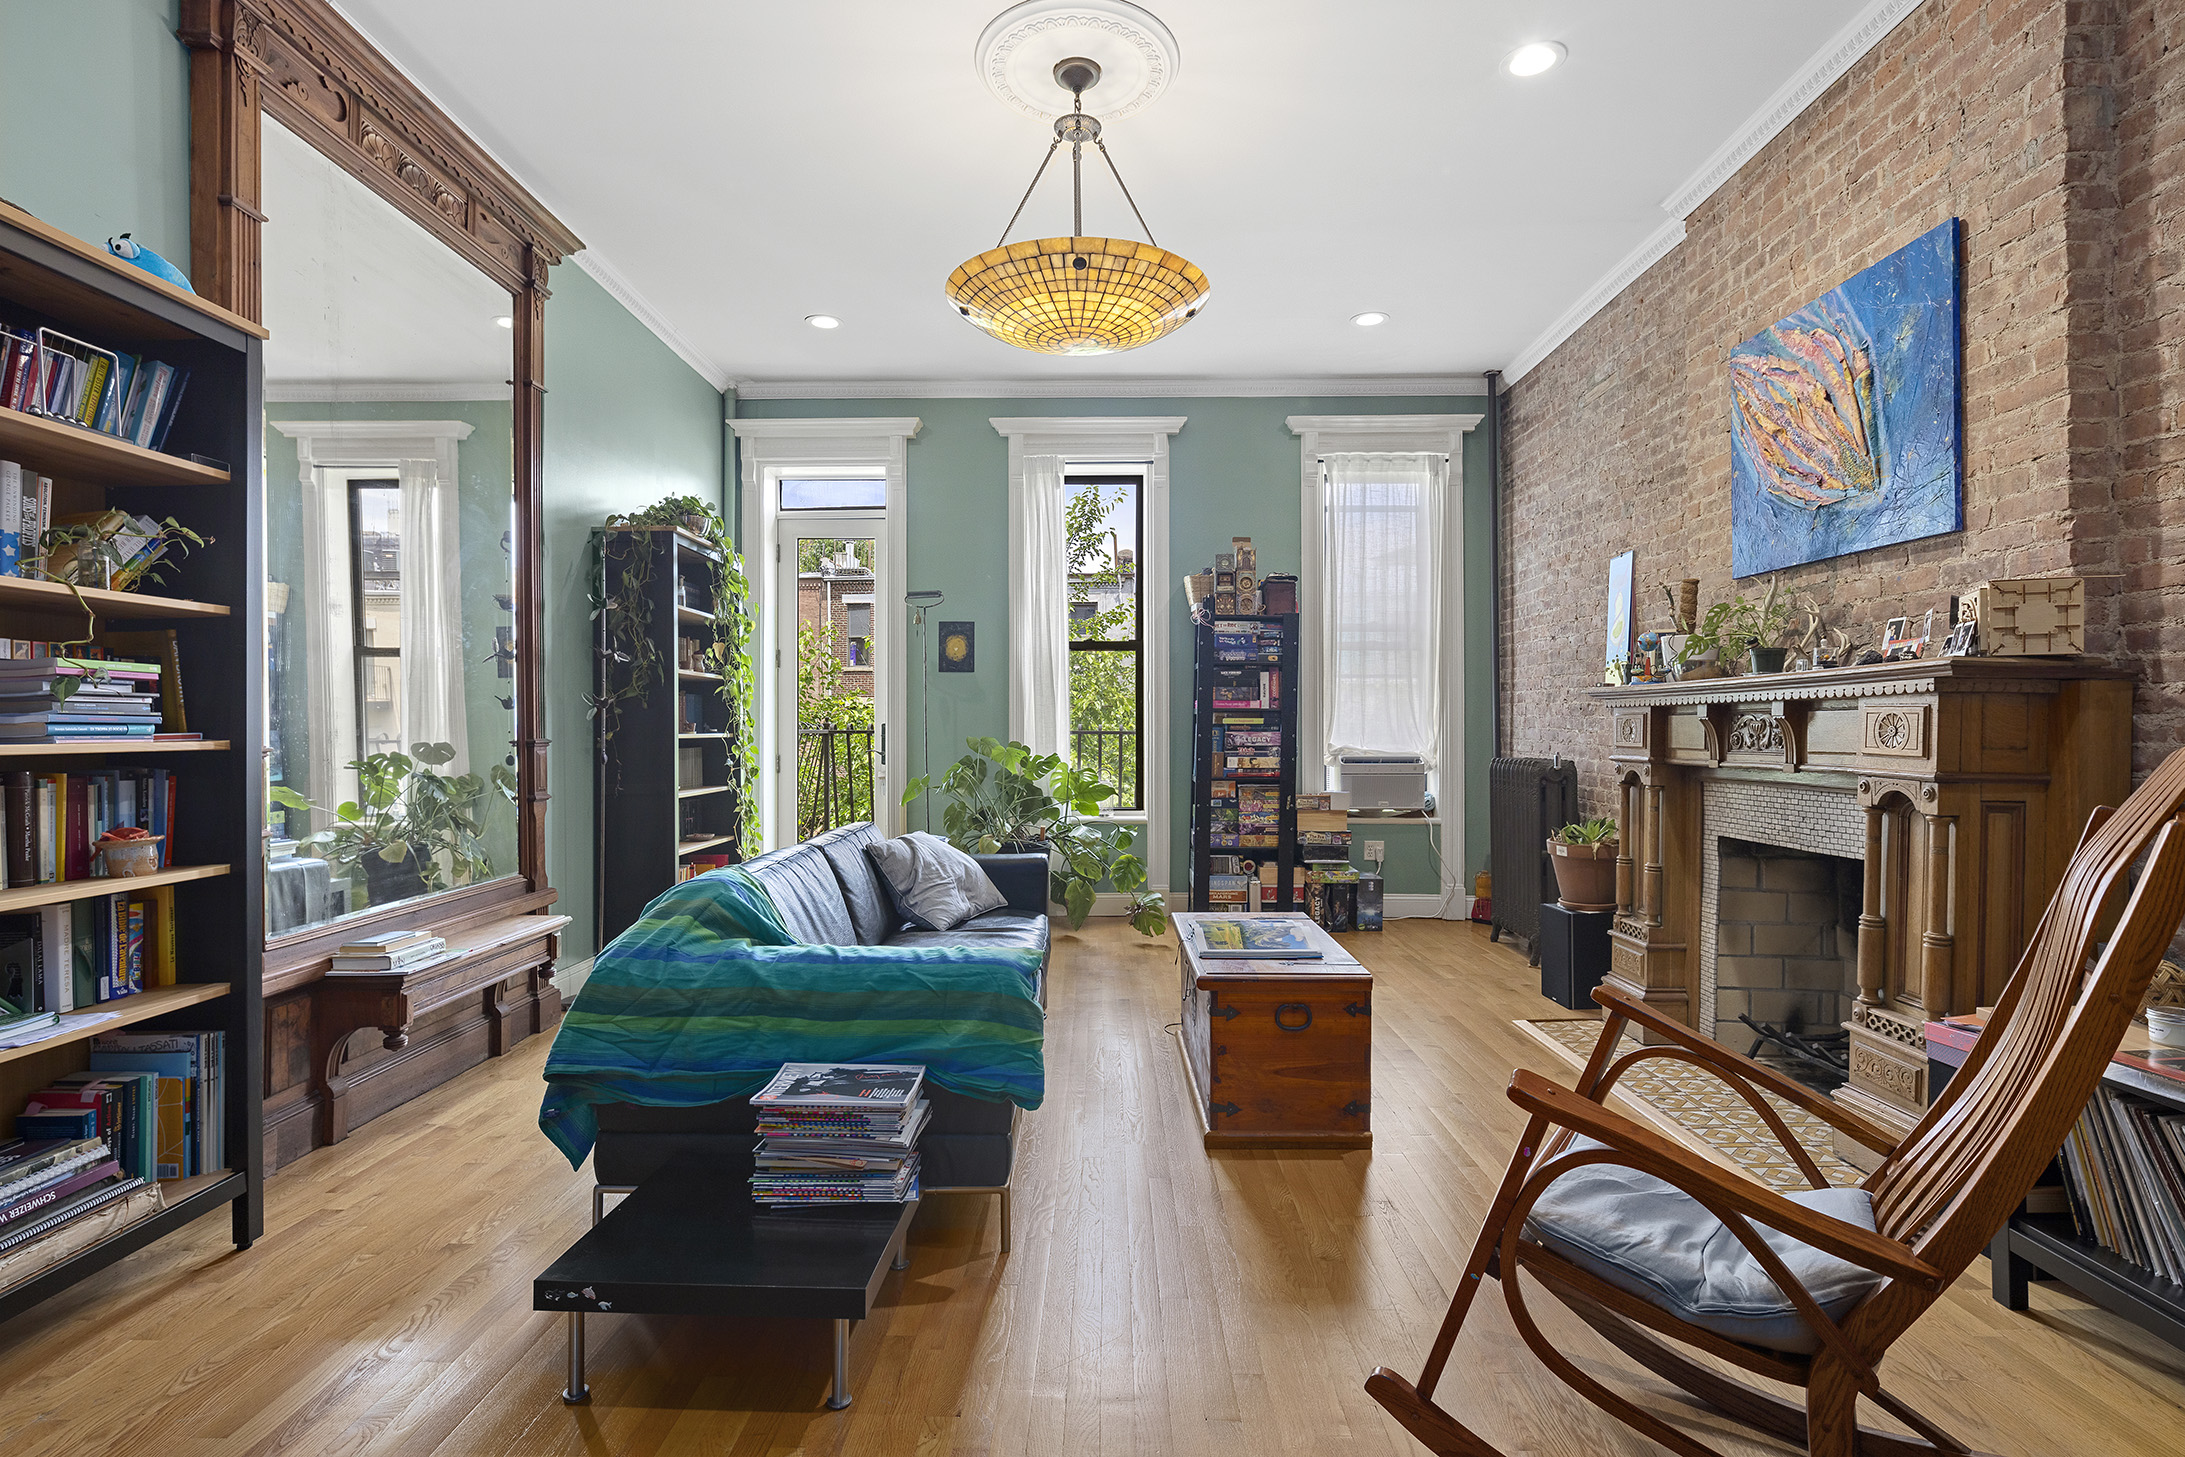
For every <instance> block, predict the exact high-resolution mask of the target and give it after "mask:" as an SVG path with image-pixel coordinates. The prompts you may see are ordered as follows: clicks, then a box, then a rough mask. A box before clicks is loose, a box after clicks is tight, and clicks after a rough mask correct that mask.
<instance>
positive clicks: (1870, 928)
mask: <svg viewBox="0 0 2185 1457" xmlns="http://www.w3.org/2000/svg"><path fill="white" fill-rule="evenodd" d="M1884 814H1885V811H1884V810H1883V809H1882V807H1881V806H1880V805H1878V804H1869V805H1868V806H1867V807H1866V874H1865V876H1864V877H1863V878H1862V884H1863V889H1862V891H1861V899H1860V903H1859V1005H1860V1006H1862V1007H1872V1006H1876V1005H1879V1004H1880V1002H1881V1001H1882V999H1883V997H1884V995H1885V993H1884V990H1883V983H1884V980H1885V979H1886V977H1887V975H1888V970H1889V941H1888V933H1889V922H1888V921H1887V920H1885V919H1883V917H1882V829H1883V817H1884Z"/></svg>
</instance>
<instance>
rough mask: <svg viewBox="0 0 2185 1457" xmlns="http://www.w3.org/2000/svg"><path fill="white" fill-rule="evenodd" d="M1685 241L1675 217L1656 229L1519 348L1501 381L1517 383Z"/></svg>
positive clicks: (1679, 219) (1681, 220) (1679, 221)
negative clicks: (1587, 321) (1535, 336)
mask: <svg viewBox="0 0 2185 1457" xmlns="http://www.w3.org/2000/svg"><path fill="white" fill-rule="evenodd" d="M1683 241H1684V220H1683V219H1682V218H1675V219H1672V220H1671V221H1669V222H1666V223H1663V224H1662V225H1661V226H1660V227H1659V228H1656V229H1655V230H1654V232H1653V233H1652V235H1651V236H1649V237H1648V238H1647V239H1646V241H1645V242H1643V243H1641V244H1639V246H1638V247H1636V248H1634V249H1632V250H1631V251H1630V252H1629V253H1626V254H1625V255H1624V257H1623V260H1622V261H1621V262H1619V263H1618V264H1617V265H1616V266H1615V267H1614V268H1611V269H1610V270H1609V271H1608V273H1607V275H1606V276H1605V277H1603V278H1602V279H1601V280H1600V281H1599V282H1597V283H1595V284H1594V285H1593V287H1591V288H1589V289H1587V290H1586V291H1585V293H1584V294H1583V295H1582V296H1581V297H1580V298H1579V300H1578V302H1576V303H1574V304H1572V305H1571V306H1570V307H1569V308H1567V309H1565V310H1563V312H1562V313H1561V314H1560V315H1559V316H1558V317H1557V318H1556V321H1555V322H1554V323H1552V324H1550V325H1548V327H1547V328H1546V329H1544V330H1542V331H1541V333H1540V337H1539V338H1537V339H1535V340H1533V342H1532V343H1530V344H1528V345H1526V346H1525V347H1524V349H1522V350H1521V351H1519V353H1518V356H1517V358H1515V359H1513V360H1511V361H1510V364H1509V367H1508V368H1507V369H1505V370H1503V372H1502V382H1503V383H1504V384H1506V385H1508V384H1516V383H1517V382H1518V381H1519V380H1521V379H1523V378H1524V377H1525V376H1526V375H1528V374H1530V373H1531V372H1532V369H1533V366H1535V365H1537V364H1539V363H1540V361H1541V360H1543V359H1546V358H1547V357H1548V356H1549V355H1550V354H1552V353H1554V352H1555V350H1556V348H1557V346H1559V345H1560V344H1562V342H1563V341H1564V340H1565V339H1568V338H1569V337H1570V336H1571V335H1573V334H1575V333H1577V332H1578V329H1579V326H1580V325H1582V324H1584V323H1585V322H1586V320H1588V319H1590V318H1592V317H1593V316H1594V315H1595V314H1597V313H1599V312H1600V311H1601V310H1602V309H1604V308H1606V307H1607V306H1608V302H1609V300H1611V299H1613V298H1615V297H1616V295H1618V294H1620V293H1622V292H1623V291H1624V290H1625V289H1627V288H1629V287H1631V285H1632V284H1633V283H1635V282H1637V281H1638V277H1639V275H1640V274H1642V273H1644V272H1646V270H1647V269H1649V268H1652V267H1653V266H1654V265H1655V264H1656V263H1659V262H1660V261H1661V260H1662V258H1663V257H1664V256H1665V255H1667V254H1668V252H1669V250H1670V249H1671V248H1674V247H1676V246H1677V244H1679V243H1681V242H1683Z"/></svg>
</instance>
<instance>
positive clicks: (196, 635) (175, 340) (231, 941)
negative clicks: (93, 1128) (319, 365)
mask: <svg viewBox="0 0 2185 1457" xmlns="http://www.w3.org/2000/svg"><path fill="white" fill-rule="evenodd" d="M0 319H4V320H5V321H6V322H7V323H9V324H10V325H14V326H18V327H22V326H33V327H35V326H45V327H50V328H53V329H55V330H58V331H60V332H62V333H65V334H68V335H71V336H74V337H76V338H80V339H84V340H87V341H90V342H92V343H95V344H97V345H99V346H101V347H104V348H107V349H112V350H118V351H122V352H126V353H131V354H143V355H148V356H150V357H152V358H156V359H159V360H162V361H165V362H167V363H169V364H173V365H175V366H177V367H178V368H180V369H187V370H188V371H189V372H190V378H189V383H188V386H187V390H186V392H185V394H184V396H183V398H182V400H181V402H180V405H179V407H178V411H177V414H176V418H175V422H174V425H173V428H172V431H171V433H170V435H169V437H168V439H167V441H166V448H165V451H164V452H161V451H152V450H146V449H141V448H139V447H137V446H135V445H132V444H129V443H126V442H124V441H121V440H119V439H116V438H115V437H112V436H108V435H101V434H97V433H94V432H92V431H89V430H83V429H78V428H76V427H74V426H72V425H69V424H65V423H61V422H58V421H54V420H50V419H45V418H41V417H39V416H36V415H32V414H27V413H21V412H17V411H14V410H9V409H6V408H4V407H0V459H5V460H12V461H15V462H17V463H18V464H20V465H22V466H23V467H24V469H25V471H26V472H36V473H37V474H40V475H45V476H50V477H52V478H53V481H54V514H55V515H56V516H60V515H62V514H64V513H68V512H77V511H87V510H95V509H99V508H103V507H119V508H122V509H124V510H127V511H130V512H132V513H136V514H142V515H148V516H151V517H153V518H154V519H156V520H165V519H166V518H167V517H169V516H172V517H174V518H175V519H176V520H178V521H180V522H181V523H182V524H184V525H186V526H189V527H190V528H192V529H193V530H196V531H198V532H199V533H201V534H202V535H204V536H206V537H207V538H210V543H209V544H208V545H207V546H205V547H203V548H201V549H198V550H196V551H193V552H192V553H191V554H190V556H189V557H188V559H187V560H186V561H184V562H183V563H182V564H181V565H180V566H179V567H178V568H177V569H175V570H174V571H173V572H172V573H171V574H170V575H169V579H168V581H167V582H166V583H165V584H164V585H162V586H160V587H158V588H157V589H155V590H156V592H157V593H159V594H160V595H153V594H152V593H150V592H146V593H136V592H109V591H103V590H99V591H95V590H91V589H89V588H85V589H82V591H81V598H80V600H79V597H78V595H77V593H76V592H74V591H71V590H70V589H69V588H67V587H65V586H60V585H57V584H54V583H49V582H42V581H37V580H29V579H24V578H20V577H0V637H9V638H32V639H43V640H54V641H66V640H72V639H76V638H81V637H84V636H86V635H87V634H88V633H89V632H91V631H103V630H105V629H106V628H108V627H109V626H112V627H115V628H123V629H132V628H141V627H151V628H172V629H173V630H174V632H175V634H176V649H177V660H178V661H179V663H180V665H181V671H182V682H183V688H184V692H185V706H186V711H187V713H188V717H189V728H190V729H191V730H192V731H195V732H198V733H201V734H202V735H203V738H202V739H198V740H189V741H170V742H140V743H136V744H131V745H126V746H120V745H114V744H107V743H91V744H33V743H7V744H0V769H5V770H15V769H29V770H32V771H34V772H37V773H79V772H89V771H91V770H94V769H99V768H106V767H117V768H118V767H124V766H138V765H142V766H147V767H157V768H165V769H169V770H171V771H173V773H174V775H175V779H176V784H177V789H176V808H175V815H174V821H173V833H172V836H171V839H170V843H169V846H168V849H169V851H170V855H169V861H170V864H169V868H167V869H166V870H164V871H161V872H160V873H158V874H156V875H152V876H140V877H132V878H130V879H128V880H113V879H106V878H103V877H99V878H92V879H87V880H69V881H62V882H58V883H48V884H34V885H16V886H10V887H9V888H7V889H4V890H0V912H8V913H13V912H18V911H27V910H34V909H37V908H40V907H43V906H49V905H54V904H57V903H59V902H62V901H72V902H74V901H84V900H88V899H90V898H91V897H94V896H98V895H105V894H111V893H113V892H115V891H117V890H120V889H125V888H126V889H131V890H134V889H138V888H149V887H151V886H153V885H157V884H166V885H171V886H172V887H173V893H174V910H175V929H176V963H177V965H176V982H175V984H174V985H172V986H167V987H158V988H152V989H148V990H146V991H143V992H141V993H139V994H137V995H135V996H130V997H124V998H120V999H118V1000H115V1001H111V1002H104V1003H99V1004H97V1005H96V1006H93V1007H90V1008H85V1009H81V1010H79V1011H77V1012H75V1013H71V1014H69V1015H68V1016H66V1017H65V1018H64V1019H63V1023H62V1025H61V1026H60V1027H59V1028H58V1029H56V1030H55V1031H54V1032H52V1033H51V1034H49V1035H48V1036H46V1037H45V1038H43V1039H41V1040H40V1041H37V1042H34V1043H31V1044H29V1045H26V1046H21V1047H10V1048H0V1136H12V1134H13V1127H14V1120H15V1115H16V1113H17V1112H18V1111H19V1110H20V1109H21V1107H22V1106H23V1103H24V1101H25V1100H26V1098H27V1097H28V1096H29V1095H30V1094H31V1093H33V1092H35V1091H37V1090H38V1089H39V1088H42V1087H44V1086H45V1085H46V1084H47V1083H48V1082H50V1081H51V1080H52V1079H53V1078H55V1077H57V1076H60V1075H62V1074H65V1073H69V1072H74V1071H78V1070H81V1069H82V1068H84V1067H85V1066H87V1065H88V1060H89V1050H90V1046H89V1045H90V1039H91V1038H92V1037H93V1036H96V1035H100V1034H105V1033H111V1032H116V1031H121V1030H125V1029H126V1030H133V1031H140V1032H146V1031H162V1030H167V1031H215V1030H216V1031H220V1032H223V1033H225V1034H226V1037H225V1053H224V1055H225V1059H226V1103H225V1108H224V1110H223V1113H224V1117H225V1126H224V1130H223V1131H224V1135H225V1139H226V1147H227V1154H228V1157H227V1165H228V1166H227V1167H226V1168H224V1169H220V1170H216V1171H212V1172H207V1173H203V1174H200V1175H197V1176H194V1177H190V1178H184V1179H174V1180H167V1181H163V1182H162V1184H161V1187H160V1207H158V1208H157V1209H155V1210H150V1211H147V1212H143V1213H142V1214H141V1215H139V1216H138V1217H136V1218H134V1219H133V1220H131V1221H129V1222H127V1223H121V1224H119V1225H118V1226H117V1227H114V1228H111V1229H109V1230H107V1231H106V1232H104V1233H103V1235H102V1236H101V1237H100V1238H99V1239H98V1240H97V1242H95V1243H91V1244H88V1245H86V1246H84V1247H83V1248H80V1249H77V1250H75V1251H74V1252H73V1253H72V1254H70V1255H68V1257H67V1258H65V1259H63V1260H61V1261H59V1262H58V1263H55V1264H52V1265H50V1266H48V1267H47V1268H45V1269H43V1270H40V1271H38V1272H36V1273H32V1274H28V1275H22V1274H20V1272H18V1273H17V1275H15V1276H12V1277H7V1278H13V1279H14V1283H12V1284H7V1285H4V1286H0V1320H4V1319H6V1318H7V1317H9V1316H12V1315H14V1314H16V1313H17V1312H19V1311H22V1310H25V1309H28V1308H29V1307H31V1306H33V1305H36V1304H38V1303H40V1302H41V1301H45V1300H49V1299H52V1298H53V1297H55V1296H57V1295H59V1294H60V1293H61V1292H63V1291H65V1290H66V1289H68V1288H69V1287H70V1286H71V1285H74V1284H75V1283H76V1282H77V1281H79V1280H82V1279H84V1278H85V1277H87V1276H89V1275H91V1274H94V1273H95V1272H97V1271H99V1270H102V1269H104V1268H106V1267H107V1266H109V1265H111V1264H113V1263H114V1262H115V1261H116V1260H119V1259H121V1258H122V1257H123V1256H125V1255H128V1254H130V1253H132V1252H134V1251H136V1250H139V1249H142V1248H143V1247H145V1246H146V1245H148V1244H151V1243H152V1242H153V1241H155V1240H158V1239H160V1238H162V1237H164V1236H165V1235H167V1234H169V1233H172V1232H173V1231H175V1230H177V1229H180V1228H181V1227H182V1226H184V1225H186V1224H189V1223H192V1222H194V1221H196V1220H198V1219H200V1218H202V1217H204V1216H206V1215H208V1214H211V1213H213V1212H214V1211H216V1210H220V1209H223V1208H225V1209H226V1210H228V1212H229V1215H230V1219H231V1223H232V1228H233V1237H234V1241H235V1244H236V1246H237V1247H238V1248H247V1247H248V1246H249V1245H250V1244H251V1242H252V1241H253V1240H255V1239H256V1238H257V1237H258V1236H259V1235H260V1234H261V1233H262V1232H263V1231H264V1227H265V1209H264V1163H263V1157H262V1149H261V1143H260V1126H261V1116H260V1103H261V1097H262V1090H263V1088H264V1081H265V1078H264V1067H263V1060H264V1058H263V1045H264V1037H263V1033H262V1029H261V1021H262V1000H261V996H260V977H261V969H260V961H261V953H262V950H263V946H264V933H263V927H264V907H263V877H262V874H261V871H260V841H261V834H262V831H263V829H264V826H265V787H264V783H263V775H262V773H261V772H260V768H259V754H258V746H259V744H260V742H261V739H262V729H263V723H264V716H265V696H264V683H263V671H262V670H263V658H262V649H261V644H260V631H261V628H260V625H261V624H262V623H263V621H264V609H263V601H264V585H263V579H264V575H265V543H264V536H263V525H262V518H263V509H262V508H263V491H264V483H263V480H262V467H261V455H262V452H261V447H260V432H261V425H260V416H261V411H262V408H263V407H262V395H263V365H262V361H261V357H260V347H261V342H260V341H261V340H263V338H264V337H265V331H264V330H263V329H261V328H260V327H259V326H257V325H256V324H253V323H251V322H249V321H248V320H245V319H243V318H241V317H239V316H237V315H234V314H231V313H229V312H227V311H226V310H224V309H221V308H218V307H216V306H214V305H212V304H209V303H206V302H205V301H204V300H202V299H199V298H197V297H196V296H194V295H192V294H190V293H188V292H186V291H184V290H182V289H179V288H175V287H173V286H171V285H168V284H166V283H164V282H162V281H161V280H158V279H155V278H153V277H152V276H151V275H150V274H147V273H145V272H143V271H141V270H139V269H137V268H135V267H133V266H131V265H129V264H127V263H124V262H122V261H121V260H120V259H117V258H114V257H111V256H110V255H108V254H107V253H106V252H105V250H104V249H101V248H97V247H95V246H93V245H91V244H88V243H85V242H83V241H81V240H79V239H76V238H72V237H69V236H68V235H66V234H64V233H61V232H59V231H58V230H56V229H54V228H52V227H50V226H48V225H46V224H45V223H42V222H40V221H39V220H37V219H36V218H33V217H31V216H30V215H29V214H27V213H24V212H21V211H19V210H17V209H15V208H12V207H8V206H6V205H4V204H0ZM87 610H88V613H89V621H88V622H87V620H86V611H87ZM170 727H171V725H170ZM88 1227H89V1226H87V1228H88ZM63 1232H65V1231H57V1232H56V1233H55V1235H52V1236H48V1237H47V1238H59V1236H60V1234H61V1233H63ZM75 1242H76V1241H71V1243H75ZM54 1248H60V1246H55V1247H54Z"/></svg>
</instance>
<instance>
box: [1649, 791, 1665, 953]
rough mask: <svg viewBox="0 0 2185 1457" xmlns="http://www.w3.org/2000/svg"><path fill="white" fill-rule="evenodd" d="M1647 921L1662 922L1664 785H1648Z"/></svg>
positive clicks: (1657, 924)
mask: <svg viewBox="0 0 2185 1457" xmlns="http://www.w3.org/2000/svg"><path fill="white" fill-rule="evenodd" d="M1646 923H1647V924H1648V925H1649V926H1659V925H1660V924H1661V923H1662V787H1661V786H1660V785H1659V784H1649V785H1647V786H1646Z"/></svg>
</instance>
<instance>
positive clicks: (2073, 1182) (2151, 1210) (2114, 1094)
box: [2061, 1059, 2185, 1284]
mask: <svg viewBox="0 0 2185 1457" xmlns="http://www.w3.org/2000/svg"><path fill="white" fill-rule="evenodd" d="M2121 1060H2122V1059H2120V1061H2121ZM2061 1154H2062V1163H2063V1169H2064V1187H2065V1191H2066V1193H2067V1195H2068V1198H2069V1203H2070V1209H2071V1218H2072V1223H2073V1225H2074V1227H2075V1228H2076V1229H2077V1230H2078V1233H2079V1237H2080V1238H2081V1239H2084V1240H2088V1241H2091V1242H2092V1243H2094V1244H2097V1245H2100V1246H2101V1247H2102V1248H2103V1249H2105V1250H2108V1251H2109V1252H2110V1253H2111V1254H2113V1255H2116V1256H2117V1257H2118V1258H2120V1259H2123V1260H2126V1261H2128V1262H2130V1263H2131V1264H2134V1265H2138V1266H2139V1267H2140V1268H2142V1269H2145V1270H2151V1271H2153V1272H2154V1273H2155V1274H2157V1275H2160V1276H2162V1277H2163V1278H2164V1279H2166V1280H2170V1281H2173V1282H2177V1283H2180V1284H2185V1111H2180V1110H2178V1109H2175V1108H2170V1107H2167V1106H2165V1105H2162V1104H2159V1103H2155V1102H2153V1101H2151V1100H2149V1099H2146V1098H2139V1097H2134V1096H2133V1095H2132V1094H2130V1093H2127V1092H2124V1091H2121V1090H2119V1089H2117V1088H2113V1087H2111V1086H2109V1085H2107V1084H2104V1085H2102V1086H2101V1087H2099V1088H2097V1089H2096V1090H2095V1093H2094V1096H2093V1098H2092V1099H2091V1100H2089V1102H2088V1103H2087V1106H2086V1112H2085V1113H2084V1114H2082V1115H2081V1116H2080V1118H2079V1121H2078V1123H2077V1124H2075V1125H2074V1126H2073V1127H2072V1130H2071V1133H2070V1134H2069V1135H2068V1136H2067V1137H2066V1138H2065V1140H2064V1146H2063V1149H2062V1150H2061Z"/></svg>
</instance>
